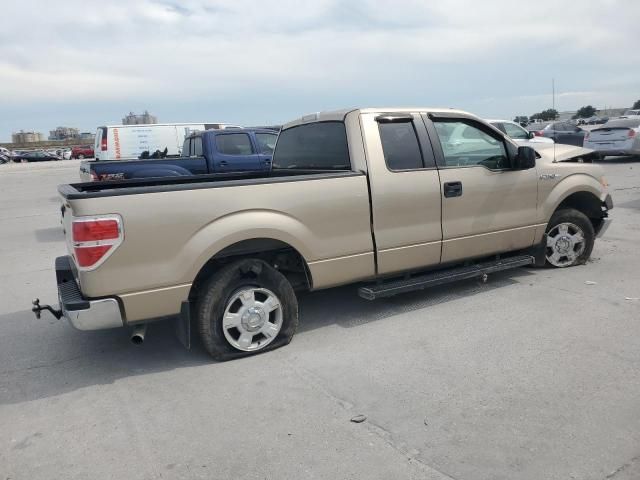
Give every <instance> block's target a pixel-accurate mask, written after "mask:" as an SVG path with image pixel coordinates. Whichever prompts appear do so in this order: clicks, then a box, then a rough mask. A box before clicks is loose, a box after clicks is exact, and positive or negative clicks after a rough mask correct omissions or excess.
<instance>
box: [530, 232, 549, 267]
mask: <svg viewBox="0 0 640 480" xmlns="http://www.w3.org/2000/svg"><path fill="white" fill-rule="evenodd" d="M529 253H530V254H531V255H532V256H533V258H534V262H533V265H534V266H535V267H544V265H545V263H546V262H547V234H546V233H545V234H544V235H543V236H542V241H541V242H540V243H539V244H538V245H535V246H533V247H532V248H531V251H530V252H529Z"/></svg>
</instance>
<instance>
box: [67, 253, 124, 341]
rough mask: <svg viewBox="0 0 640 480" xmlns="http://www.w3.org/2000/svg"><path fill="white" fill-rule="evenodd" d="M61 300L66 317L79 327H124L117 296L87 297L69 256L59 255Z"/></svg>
mask: <svg viewBox="0 0 640 480" xmlns="http://www.w3.org/2000/svg"><path fill="white" fill-rule="evenodd" d="M56 281H57V283H58V301H59V302H60V310H61V311H62V316H63V317H64V318H66V319H67V320H69V323H71V325H72V326H73V327H74V328H77V329H78V330H103V329H107V328H116V327H122V326H124V320H123V315H122V312H121V310H120V304H119V303H118V300H116V299H115V298H100V299H86V298H84V297H83V296H82V292H81V291H80V288H79V287H78V283H77V282H76V280H75V277H74V275H73V270H72V268H71V259H70V257H68V256H65V257H58V258H56Z"/></svg>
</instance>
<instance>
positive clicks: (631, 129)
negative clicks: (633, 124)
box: [627, 128, 636, 138]
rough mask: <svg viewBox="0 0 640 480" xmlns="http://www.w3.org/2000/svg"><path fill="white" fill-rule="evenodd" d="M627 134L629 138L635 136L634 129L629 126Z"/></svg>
mask: <svg viewBox="0 0 640 480" xmlns="http://www.w3.org/2000/svg"><path fill="white" fill-rule="evenodd" d="M627 135H629V138H633V137H635V136H636V131H635V130H634V129H633V128H630V129H629V133H628V134H627Z"/></svg>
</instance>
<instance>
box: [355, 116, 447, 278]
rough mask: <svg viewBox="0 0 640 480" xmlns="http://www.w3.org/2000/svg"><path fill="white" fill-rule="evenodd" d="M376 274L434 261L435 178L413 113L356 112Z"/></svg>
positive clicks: (437, 238) (437, 245)
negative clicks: (366, 173)
mask: <svg viewBox="0 0 640 480" xmlns="http://www.w3.org/2000/svg"><path fill="white" fill-rule="evenodd" d="M361 122H362V123H361V125H362V132H363V135H364V140H365V142H364V144H365V150H366V157H367V165H368V169H369V182H370V188H371V209H372V228H373V233H374V238H375V245H376V251H377V267H378V274H387V273H393V272H400V271H406V270H412V269H418V268H421V267H427V266H432V265H437V264H439V263H440V249H441V242H442V230H441V226H440V215H441V198H440V179H439V176H438V170H437V169H436V164H435V160H434V155H433V149H432V147H431V144H430V142H429V138H428V135H427V131H426V129H425V126H424V123H423V122H422V120H421V118H420V115H419V114H392V115H385V114H382V115H380V114H375V113H366V114H362V116H361Z"/></svg>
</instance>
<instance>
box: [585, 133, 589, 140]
mask: <svg viewBox="0 0 640 480" xmlns="http://www.w3.org/2000/svg"><path fill="white" fill-rule="evenodd" d="M589 135H590V133H589V132H587V133H585V134H584V139H585V140H589Z"/></svg>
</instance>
